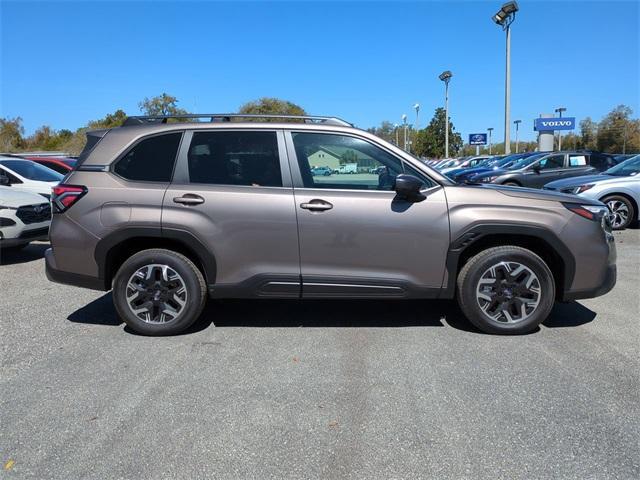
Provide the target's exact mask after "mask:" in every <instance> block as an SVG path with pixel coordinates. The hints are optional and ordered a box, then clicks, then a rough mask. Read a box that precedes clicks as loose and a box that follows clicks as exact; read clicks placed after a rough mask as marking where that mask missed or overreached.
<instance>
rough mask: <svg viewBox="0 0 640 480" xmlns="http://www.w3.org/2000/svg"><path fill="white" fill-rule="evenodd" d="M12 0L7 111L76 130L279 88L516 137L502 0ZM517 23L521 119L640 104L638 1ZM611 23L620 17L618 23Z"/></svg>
mask: <svg viewBox="0 0 640 480" xmlns="http://www.w3.org/2000/svg"><path fill="white" fill-rule="evenodd" d="M0 2H1V10H0V15H1V19H0V22H1V25H0V26H1V34H0V35H1V38H0V40H1V47H0V48H1V53H2V58H1V61H0V67H1V73H0V81H1V88H0V92H1V98H0V116H9V117H13V116H21V117H22V118H23V121H24V125H25V129H26V131H27V133H31V132H32V131H33V130H34V129H35V128H37V127H38V126H40V125H42V124H48V125H50V126H51V127H53V128H56V129H60V128H69V129H75V128H77V127H79V126H82V125H84V124H85V123H86V122H87V121H88V120H92V119H96V118H99V117H102V116H104V115H105V114H106V113H109V112H112V111H114V110H116V109H118V108H122V109H124V110H125V111H126V112H127V113H130V114H136V113H139V112H138V107H137V103H138V101H140V100H141V99H142V98H143V97H145V96H153V95H157V94H160V93H162V92H167V93H170V94H172V95H175V96H177V97H178V99H179V100H180V104H179V105H180V106H182V107H183V108H186V109H187V110H190V111H197V112H230V111H235V110H237V108H238V106H239V105H241V104H242V103H243V102H245V101H248V100H251V99H255V98H257V97H261V96H275V97H281V98H285V99H288V100H291V101H293V102H295V103H298V104H300V105H302V106H303V107H304V108H305V109H306V110H307V111H308V112H309V113H313V114H318V115H323V114H324V115H336V116H340V117H343V118H345V119H347V120H349V121H351V122H354V123H355V124H356V125H358V126H360V127H363V128H366V127H369V126H372V125H377V124H379V123H380V122H381V121H382V120H390V121H393V122H398V123H400V117H401V115H402V114H403V113H407V114H409V115H410V118H411V119H414V112H413V111H412V108H411V107H412V105H413V104H414V103H415V102H419V103H420V104H421V112H420V114H421V122H420V123H421V124H422V125H424V124H425V122H426V121H428V120H429V119H430V118H431V116H432V114H433V111H434V109H435V108H436V107H438V106H441V105H442V104H443V102H444V100H443V97H444V88H443V85H442V83H441V82H440V81H439V80H438V79H437V76H438V74H439V73H440V72H442V71H443V70H445V69H448V70H451V71H453V74H454V77H453V79H452V81H451V86H450V114H451V118H452V121H453V123H454V125H455V126H456V128H457V130H458V131H460V132H461V133H462V134H463V135H464V138H465V139H466V135H467V134H468V133H472V132H481V131H485V130H486V128H487V127H494V128H495V130H494V138H496V139H500V138H502V135H503V121H504V120H503V112H504V110H503V109H504V41H505V36H504V33H503V32H502V31H501V30H500V28H499V27H497V26H496V25H495V24H493V22H492V21H491V19H490V17H491V15H492V14H494V13H495V12H496V11H497V10H498V9H499V7H500V5H501V1H500V0H498V1H490V2H487V1H473V2H458V1H448V2H444V1H441V2H431V1H422V2H404V1H387V2H366V1H358V2H327V1H325V2H302V1H298V2H268V1H262V2H257V3H251V2H244V1H235V2H215V1H209V2H189V1H182V2H171V1H156V2H150V1H148V2H142V1H140V2H131V1H118V2H115V1H113V2H97V1H84V2H77V1H76V2H74V1H62V2H56V1H47V2H29V1H24V0H23V1H5V0H0ZM519 3H520V12H519V13H518V17H517V19H516V21H515V23H514V25H513V29H512V119H517V118H519V119H522V120H523V124H522V125H521V138H529V139H532V138H534V133H533V131H532V128H533V127H532V124H533V118H534V117H536V116H537V115H538V114H539V113H543V112H553V110H554V108H555V107H557V106H564V107H567V109H568V110H567V112H566V113H565V116H575V117H577V119H578V121H579V120H580V119H582V118H584V117H586V116H591V117H592V118H594V119H599V118H600V117H601V116H602V115H604V114H606V113H607V112H608V111H609V110H610V109H611V108H612V107H614V106H616V105H618V104H621V103H624V104H627V105H630V106H631V107H632V108H634V110H635V114H634V116H637V115H638V113H640V112H638V109H640V106H639V89H640V87H639V85H640V78H639V74H638V69H639V67H638V63H639V58H640V52H639V48H640V47H639V38H638V30H639V18H640V17H639V14H640V11H639V2H637V1H623V2H595V1H552V2H541V1H533V0H530V1H527V0H522V1H521V2H519ZM609 19H611V20H609Z"/></svg>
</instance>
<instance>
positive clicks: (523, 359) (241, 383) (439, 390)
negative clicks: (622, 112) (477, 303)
mask: <svg viewBox="0 0 640 480" xmlns="http://www.w3.org/2000/svg"><path fill="white" fill-rule="evenodd" d="M616 239H617V247H618V284H617V286H616V287H615V289H614V290H613V291H612V292H610V293H609V294H607V295H606V296H604V297H600V298H596V299H591V300H581V301H579V302H571V303H567V304H558V305H556V307H555V309H554V310H553V313H552V315H551V317H550V318H549V320H548V321H547V322H546V323H545V325H543V326H541V328H540V329H539V331H537V332H535V333H532V334H530V335H526V336H520V337H501V336H492V335H485V334H481V333H479V332H478V331H476V330H474V329H473V328H472V327H471V326H469V324H468V323H467V322H466V321H465V320H464V319H463V317H462V314H461V313H460V311H459V310H458V308H457V307H456V305H455V303H453V302H445V301H309V302H298V301H264V300H263V301H224V302H220V301H218V302H211V303H210V304H209V306H208V307H207V309H206V311H205V314H204V315H203V317H202V319H201V320H200V321H199V322H198V323H197V324H196V325H195V326H194V327H193V328H192V329H191V331H190V332H188V333H187V334H184V335H180V336H176V337H169V338H148V337H143V336H138V335H135V334H133V333H132V332H131V331H129V330H128V329H127V328H126V327H124V325H123V324H121V323H120V321H119V320H118V318H117V317H116V315H115V312H114V309H113V307H112V303H111V296H110V294H105V293H101V292H95V291H90V290H82V289H78V288H74V287H67V286H62V285H57V284H53V283H50V282H48V281H47V280H46V278H45V275H44V261H43V259H42V255H43V252H44V249H45V248H46V247H47V245H46V244H42V243H38V244H33V245H31V246H30V247H28V248H27V249H25V250H24V251H23V252H22V253H19V254H3V256H2V259H0V319H1V325H2V331H1V337H0V346H1V355H2V357H1V360H2V362H1V370H0V462H1V463H0V467H2V468H0V478H16V479H17V478H29V479H31V478H33V479H49V478H56V479H65V480H69V479H77V478H96V479H116V478H127V479H129V478H130V479H163V478H171V479H173V478H175V479H196V478H198V479H199V478H218V479H251V478H256V479H267V478H291V479H302V478H322V479H333V478H362V479H375V478H385V479H390V478H397V479H405V478H406V479H420V478H437V479H446V478H454V479H463V478H468V479H484V478H486V479H500V478H504V479H520V478H522V479H531V478H567V479H574V478H580V479H591V478H593V479H608V478H616V479H618V478H619V479H637V478H640V369H639V368H638V367H639V366H640V355H639V348H640V329H639V326H640V325H639V324H640V230H637V229H636V230H627V231H625V232H621V233H616Z"/></svg>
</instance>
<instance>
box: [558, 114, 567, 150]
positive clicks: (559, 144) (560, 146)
mask: <svg viewBox="0 0 640 480" xmlns="http://www.w3.org/2000/svg"><path fill="white" fill-rule="evenodd" d="M566 111H567V109H566V108H564V107H558V108H556V113H557V114H558V116H559V117H560V118H562V112H566ZM558 151H559V152H561V151H562V130H558Z"/></svg>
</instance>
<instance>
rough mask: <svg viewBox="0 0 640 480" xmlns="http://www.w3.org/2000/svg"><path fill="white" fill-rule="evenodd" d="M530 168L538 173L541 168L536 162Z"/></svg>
mask: <svg viewBox="0 0 640 480" xmlns="http://www.w3.org/2000/svg"><path fill="white" fill-rule="evenodd" d="M531 170H533V171H534V172H536V173H540V170H542V169H541V168H540V164H539V163H536V164H535V165H534V166H533V167H531Z"/></svg>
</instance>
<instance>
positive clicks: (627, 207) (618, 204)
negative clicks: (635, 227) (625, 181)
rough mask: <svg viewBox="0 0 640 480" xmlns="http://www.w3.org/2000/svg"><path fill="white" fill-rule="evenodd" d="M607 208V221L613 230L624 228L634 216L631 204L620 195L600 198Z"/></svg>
mask: <svg viewBox="0 0 640 480" xmlns="http://www.w3.org/2000/svg"><path fill="white" fill-rule="evenodd" d="M602 202H603V203H606V204H607V207H608V208H609V221H610V222H611V228H613V229H614V230H624V229H625V228H627V227H628V226H629V225H631V222H633V219H634V218H635V216H636V212H635V209H634V208H633V204H632V203H631V201H630V200H629V199H628V198H627V197H623V196H621V195H610V196H608V197H604V198H603V199H602Z"/></svg>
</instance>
